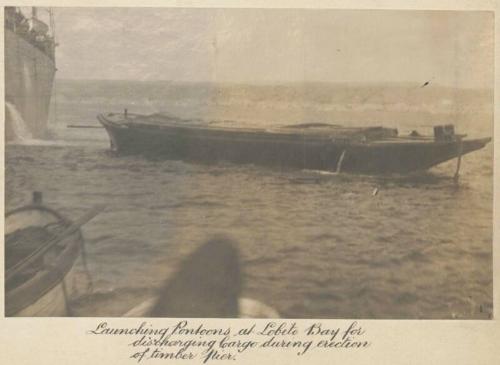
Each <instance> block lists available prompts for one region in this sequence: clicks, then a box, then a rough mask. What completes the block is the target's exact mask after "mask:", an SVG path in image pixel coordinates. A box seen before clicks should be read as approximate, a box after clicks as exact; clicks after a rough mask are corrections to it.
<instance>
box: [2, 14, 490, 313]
mask: <svg viewBox="0 0 500 365" xmlns="http://www.w3.org/2000/svg"><path fill="white" fill-rule="evenodd" d="M3 11H4V70H5V71H4V80H5V82H4V90H5V92H4V95H5V100H4V101H5V136H4V138H5V139H4V141H5V181H4V186H5V204H4V208H5V220H4V243H5V244H4V261H5V266H4V267H5V271H4V288H5V289H4V290H5V293H4V298H5V299H4V304H5V306H4V308H5V313H4V315H5V317H133V318H143V317H154V318H270V319H273V318H286V319H314V318H322V319H448V320H464V319H475V320H490V319H492V318H493V134H494V131H493V116H494V113H493V112H494V98H493V96H494V65H495V62H494V49H495V44H494V28H495V24H494V12H492V11H476V10H462V11H455V10H389V9H385V10H380V9H378V10H377V9H305V8H304V9H292V8H275V9H273V8H223V7H218V8H208V7H207V8H204V7H199V8H196V7H186V8H182V7H176V8H174V7H162V8H159V7H148V8H146V7H144V8H142V7H135V8H126V7H51V8H49V7H38V6H35V7H27V6H7V7H4V8H3Z"/></svg>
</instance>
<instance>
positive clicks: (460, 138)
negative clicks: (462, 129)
mask: <svg viewBox="0 0 500 365" xmlns="http://www.w3.org/2000/svg"><path fill="white" fill-rule="evenodd" d="M457 142H458V144H457V149H458V152H457V155H458V159H457V169H456V170H455V176H453V180H455V182H458V178H459V176H460V165H461V162H462V154H463V142H462V137H460V136H457Z"/></svg>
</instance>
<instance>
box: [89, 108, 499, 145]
mask: <svg viewBox="0 0 500 365" xmlns="http://www.w3.org/2000/svg"><path fill="white" fill-rule="evenodd" d="M108 115H117V116H118V115H119V114H118V113H110V114H108ZM134 115H135V114H134ZM97 119H98V120H99V121H100V122H101V123H102V124H103V126H104V127H105V128H106V129H107V128H111V129H112V128H113V127H115V128H117V129H140V130H144V131H150V130H162V131H163V132H168V131H169V130H174V129H177V130H190V131H191V130H199V131H202V132H208V133H218V132H220V133H225V134H231V135H232V139H233V140H234V136H235V135H238V137H245V136H250V137H256V136H257V137H259V138H262V137H264V138H269V139H274V142H276V143H279V142H301V143H304V142H317V143H323V144H325V143H335V144H337V145H349V146H353V147H355V146H359V147H373V148H381V147H388V146H399V145H404V146H409V145H414V146H439V145H442V146H444V145H449V144H458V143H459V139H451V140H436V139H435V138H434V137H433V136H416V137H412V136H395V137H381V138H379V139H376V138H373V139H367V140H362V139H359V138H356V135H355V134H354V135H334V134H329V133H328V132H326V131H325V132H324V133H323V134H321V133H300V132H295V133H287V131H282V129H284V128H286V127H281V128H282V129H281V130H280V129H279V128H275V129H263V128H226V127H214V126H204V125H182V124H178V123H170V124H165V125H161V124H153V123H147V122H143V121H140V122H136V121H134V120H131V121H126V120H124V119H121V120H120V121H113V120H110V119H109V118H106V116H105V115H104V114H99V115H98V116H97ZM332 126H336V125H332ZM374 128H384V127H379V126H374V127H360V128H356V127H353V128H350V127H345V128H344V127H342V128H340V130H342V129H345V130H349V129H351V130H359V131H360V133H363V131H369V130H370V129H374ZM302 131H303V130H302ZM465 136H466V135H459V137H460V138H461V141H462V142H463V143H467V144H468V143H484V144H487V143H489V142H490V141H491V140H492V138H491V137H481V138H466V137H465ZM276 137H284V138H286V137H289V138H290V137H294V138H296V139H297V140H295V141H293V140H289V139H287V140H284V141H280V140H276ZM190 138H212V139H221V138H224V137H223V136H210V135H204V136H199V135H191V136H190ZM299 139H300V140H299Z"/></svg>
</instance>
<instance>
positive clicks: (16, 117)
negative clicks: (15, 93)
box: [5, 101, 33, 143]
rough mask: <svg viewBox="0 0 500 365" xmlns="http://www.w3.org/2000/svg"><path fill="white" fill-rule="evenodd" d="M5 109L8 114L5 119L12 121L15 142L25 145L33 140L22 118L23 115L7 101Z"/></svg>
mask: <svg viewBox="0 0 500 365" xmlns="http://www.w3.org/2000/svg"><path fill="white" fill-rule="evenodd" d="M5 107H6V108H7V110H6V112H7V113H8V115H6V118H5V119H6V120H8V121H10V126H11V128H12V131H13V132H14V142H19V143H23V142H27V141H29V140H32V139H33V136H32V134H31V132H30V131H29V129H28V127H27V126H26V122H25V121H24V119H23V117H22V116H21V113H19V111H18V110H17V109H16V107H15V106H14V105H13V104H11V103H9V102H7V101H6V102H5Z"/></svg>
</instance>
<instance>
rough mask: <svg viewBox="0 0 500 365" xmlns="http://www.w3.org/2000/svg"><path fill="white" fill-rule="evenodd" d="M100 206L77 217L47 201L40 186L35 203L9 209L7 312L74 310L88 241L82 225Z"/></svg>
mask: <svg viewBox="0 0 500 365" xmlns="http://www.w3.org/2000/svg"><path fill="white" fill-rule="evenodd" d="M101 209H102V208H100V207H99V208H98V209H93V210H92V211H90V212H88V213H87V214H85V215H84V216H83V217H81V218H80V219H79V220H77V221H75V222H72V221H70V220H69V219H68V218H66V217H64V216H63V215H61V214H60V213H59V212H57V211H55V210H53V209H51V208H48V207H46V206H44V205H42V204H41V194H39V193H36V192H35V194H34V199H33V203H32V204H31V205H27V206H24V207H21V208H18V209H15V210H13V211H10V212H8V213H7V214H6V216H5V316H6V317H11V316H21V317H60V316H67V315H70V313H69V308H68V301H69V299H70V298H71V297H72V296H73V294H74V291H75V286H73V285H72V284H73V283H74V281H73V277H74V275H75V269H74V265H75V262H76V260H77V258H78V257H79V255H80V254H81V252H82V248H83V244H84V241H83V237H82V233H81V230H80V227H81V226H82V225H83V224H85V223H86V222H87V221H89V220H90V219H92V218H93V217H94V216H95V215H97V214H98V212H99V211H100V210H101Z"/></svg>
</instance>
